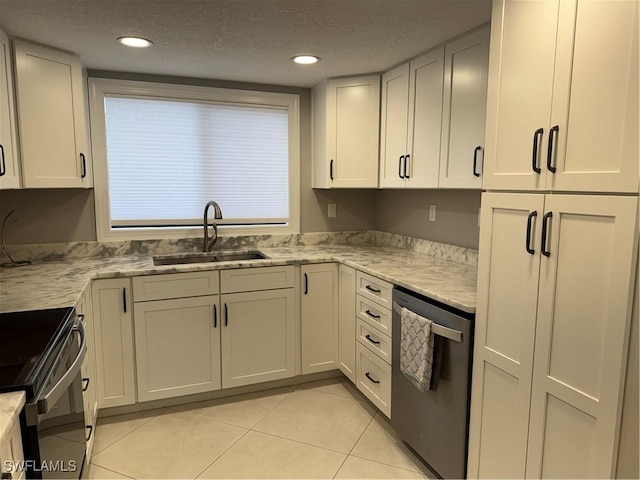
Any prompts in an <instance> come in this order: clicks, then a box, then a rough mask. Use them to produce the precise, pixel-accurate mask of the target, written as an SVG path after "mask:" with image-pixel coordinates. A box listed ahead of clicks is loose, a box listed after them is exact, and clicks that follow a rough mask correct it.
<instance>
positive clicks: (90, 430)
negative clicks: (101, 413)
mask: <svg viewBox="0 0 640 480" xmlns="http://www.w3.org/2000/svg"><path fill="white" fill-rule="evenodd" d="M85 427H86V428H87V430H89V436H88V437H87V442H88V441H89V440H91V435H92V434H93V425H85Z"/></svg>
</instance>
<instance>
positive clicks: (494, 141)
mask: <svg viewBox="0 0 640 480" xmlns="http://www.w3.org/2000/svg"><path fill="white" fill-rule="evenodd" d="M596 3H597V2H596ZM607 3H608V2H607ZM557 22H558V1H557V0H549V1H544V2H512V1H508V0H496V1H494V2H493V11H492V15H491V55H490V59H491V61H490V64H489V90H488V96H487V117H486V119H487V125H486V127H487V133H486V135H485V138H486V143H485V154H484V178H483V184H482V186H483V188H485V189H488V190H493V189H495V190H500V189H502V190H538V189H543V188H544V186H545V181H546V169H545V165H544V161H545V155H544V153H546V152H543V145H544V146H546V143H543V140H544V139H543V137H544V138H545V139H546V138H548V133H549V132H548V125H549V120H550V116H551V96H552V89H553V68H554V56H555V42H556V31H557ZM597 48H599V46H598V47H597ZM540 129H542V132H541V133H540V134H538V135H536V131H539V130H540ZM534 145H535V146H534ZM537 169H539V170H540V173H537V172H536V170H537Z"/></svg>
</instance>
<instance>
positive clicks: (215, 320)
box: [213, 303, 218, 328]
mask: <svg viewBox="0 0 640 480" xmlns="http://www.w3.org/2000/svg"><path fill="white" fill-rule="evenodd" d="M213 328H218V306H217V305H216V304H215V303H214V304H213Z"/></svg>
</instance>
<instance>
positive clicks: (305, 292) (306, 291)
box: [304, 273, 309, 295]
mask: <svg viewBox="0 0 640 480" xmlns="http://www.w3.org/2000/svg"><path fill="white" fill-rule="evenodd" d="M307 293H309V277H308V276H307V274H306V273H305V274H304V294H305V295H306V294H307Z"/></svg>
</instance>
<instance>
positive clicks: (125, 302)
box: [122, 288, 127, 313]
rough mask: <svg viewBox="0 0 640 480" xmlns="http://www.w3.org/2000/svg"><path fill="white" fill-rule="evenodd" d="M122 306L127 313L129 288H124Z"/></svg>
mask: <svg viewBox="0 0 640 480" xmlns="http://www.w3.org/2000/svg"><path fill="white" fill-rule="evenodd" d="M122 307H123V309H124V313H127V289H126V288H123V289H122Z"/></svg>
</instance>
